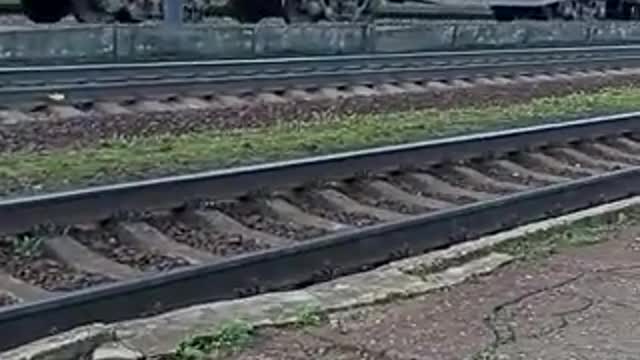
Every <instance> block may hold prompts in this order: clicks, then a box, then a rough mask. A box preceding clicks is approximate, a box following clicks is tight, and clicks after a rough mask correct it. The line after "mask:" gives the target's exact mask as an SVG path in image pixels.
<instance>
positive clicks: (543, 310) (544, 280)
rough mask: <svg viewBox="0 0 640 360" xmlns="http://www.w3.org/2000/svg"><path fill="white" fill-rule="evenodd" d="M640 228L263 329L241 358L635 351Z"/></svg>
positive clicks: (553, 359) (506, 359) (618, 359)
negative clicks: (307, 322) (402, 296)
mask: <svg viewBox="0 0 640 360" xmlns="http://www.w3.org/2000/svg"><path fill="white" fill-rule="evenodd" d="M639 292H640V226H632V227H629V228H625V229H620V230H619V231H618V232H617V233H616V234H613V235H612V236H610V237H609V240H608V241H606V242H603V243H599V244H596V245H591V246H588V247H578V248H570V249H566V250H563V251H561V252H560V253H558V254H555V255H553V256H551V257H548V258H545V259H540V260H536V261H526V262H525V261H522V262H514V263H511V264H508V265H506V266H504V267H502V268H500V269H498V270H496V271H495V272H493V273H491V274H488V275H480V276H476V277H475V278H473V279H471V280H467V281H466V282H464V283H462V284H458V285H454V286H452V287H449V288H445V289H442V290H439V291H435V292H431V293H428V294H426V295H423V296H419V297H416V298H413V299H408V300H397V301H395V302H392V303H388V304H383V305H377V306H366V307H361V308H357V309H352V310H348V311H345V312H338V313H335V314H331V315H330V316H329V319H328V321H327V322H326V323H325V324H323V325H321V326H317V327H305V328H302V329H287V328H280V329H274V328H269V329H263V330H261V331H260V336H259V337H258V338H257V339H256V341H255V343H254V344H253V346H252V347H251V348H249V349H247V350H245V351H244V352H242V353H240V354H237V355H236V356H233V357H230V358H231V359H234V360H270V359H273V360H298V359H314V360H325V359H326V360H355V359H379V360H409V359H416V360H418V359H420V360H422V359H430V360H431V359H433V360H440V359H442V360H445V359H446V360H449V359H470V360H471V359H473V360H476V359H478V360H479V359H500V360H511V359H540V360H547V359H548V360H561V359H579V360H583V359H584V360H587V359H589V360H591V359H593V360H596V359H597V360H603V359H615V360H625V359H637V358H638V354H639V353H640V316H638V315H640V314H639V312H640V297H639V296H638V294H639Z"/></svg>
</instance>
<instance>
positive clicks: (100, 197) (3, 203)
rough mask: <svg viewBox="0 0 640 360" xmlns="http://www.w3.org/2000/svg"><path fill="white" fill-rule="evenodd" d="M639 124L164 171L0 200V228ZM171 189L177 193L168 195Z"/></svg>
mask: <svg viewBox="0 0 640 360" xmlns="http://www.w3.org/2000/svg"><path fill="white" fill-rule="evenodd" d="M639 130H640V112H637V113H628V114H621V115H614V116H604V117H597V118H591V119H586V120H575V121H569V122H562V123H553V124H546V125H539V126H532V127H526V128H519V129H511V130H503V131H496V132H489V133H484V134H474V135H464V136H457V137H452V138H446V139H440V140H430V141H424V142H418V143H411V144H404V145H394V146H385V147H380V148H374V149H366V150H358V151H350V152H344V153H339V154H332V155H323V156H315V157H309V158H303V159H295V160H287V161H279V162H272V163H266V164H258V165H249V166H241V167H234V168H228V169H221V170H213V171H206V172H199V173H195V174H189V175H180V176H171V177H163V178H157V179H152V180H142V181H136V182H129V183H123V184H116V185H107V186H97V187H90V188H86V189H81V190H73V191H67V192H59V193H52V194H45V195H35V196H30V197H23V198H15V199H4V200H0V234H2V233H16V232H21V231H27V230H29V229H31V228H32V227H33V226H35V225H37V224H43V223H54V224H59V225H71V224H75V223H83V222H86V221H95V220H98V219H104V218H107V217H110V216H112V215H113V214H114V213H116V212H120V211H136V210H148V209H160V208H172V207H176V206H180V205H181V204H184V203H185V202H189V201H191V200H194V199H197V198H203V197H218V198H224V197H231V196H236V195H242V194H246V193H251V192H255V191H259V190H261V189H263V188H269V189H274V188H282V187H288V186H294V185H300V184H304V183H307V182H311V181H314V180H317V179H318V178H321V179H340V178H344V177H348V176H351V175H352V174H353V172H354V169H357V170H358V171H384V169H385V168H397V167H403V166H411V165H412V164H415V161H416V159H420V162H421V163H425V164H428V163H440V162H444V161H446V160H448V159H466V158H469V157H473V156H477V155H478V154H486V153H487V152H488V151H491V152H496V153H506V152H509V151H513V150H521V149H522V147H523V144H527V145H528V146H540V145H543V144H549V145H551V144H554V143H566V142H567V141H570V140H571V139H576V140H577V139H588V138H595V137H598V136H604V135H614V134H619V133H622V132H633V131H639ZM167 194H170V195H167Z"/></svg>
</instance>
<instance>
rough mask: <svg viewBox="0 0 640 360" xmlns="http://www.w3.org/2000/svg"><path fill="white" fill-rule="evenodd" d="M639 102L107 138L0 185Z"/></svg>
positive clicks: (110, 177) (324, 148) (27, 159)
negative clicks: (180, 134) (177, 134)
mask: <svg viewBox="0 0 640 360" xmlns="http://www.w3.org/2000/svg"><path fill="white" fill-rule="evenodd" d="M638 104H640V88H630V87H626V88H611V89H604V90H601V91H599V92H596V93H590V94H574V95H570V96H565V97H550V98H540V99H536V100H533V101H531V102H529V103H525V104H518V105H511V106H491V107H483V108H478V107H469V108H461V109H454V110H449V111H441V110H422V111H407V112H400V113H391V114H377V115H352V116H342V117H334V118H331V119H328V120H329V121H323V122H318V123H311V124H309V123H306V124H301V123H293V124H291V123H290V124H279V125H276V126H273V127H268V128H264V129H258V130H255V129H254V130H236V131H227V132H217V131H211V132H201V133H194V134H187V135H182V136H172V135H162V136H155V137H149V138H129V139H117V140H115V139H114V140H106V141H104V142H102V143H100V144H96V146H95V147H91V148H82V149H73V150H71V149H61V150H52V151H48V152H38V153H27V152H22V153H12V154H3V155H0V184H2V185H3V188H4V189H5V192H12V191H22V190H24V189H25V188H27V189H36V190H39V189H41V188H43V187H44V188H51V187H53V188H64V187H67V186H72V185H79V184H90V183H104V182H110V181H115V180H122V179H129V178H140V177H145V176H151V175H160V174H171V173H175V172H183V171H187V170H199V169H205V168H213V167H226V166H232V165H238V164H246V163H255V162H263V161H268V160H275V159H285V158H291V157H296V156H303V155H310V154H321V153H328V152H335V151H341V150H353V149H360V148H364V147H370V146H376V145H386V144H397V143H402V142H408V141H416V140H424V139H431V138H437V137H443V136H450V135H456V134H462V133H469V132H477V131H482V130H492V129H501V128H508V127H514V126H523V125H529V124H535V123H543V122H554V121H559V120H563V119H566V118H568V117H575V116H579V115H584V114H591V113H605V112H614V111H618V112H620V111H630V110H634V109H638V108H639V107H638Z"/></svg>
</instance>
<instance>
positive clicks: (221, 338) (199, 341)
mask: <svg viewBox="0 0 640 360" xmlns="http://www.w3.org/2000/svg"><path fill="white" fill-rule="evenodd" d="M254 336H255V333H254V329H253V327H252V326H251V325H250V324H248V323H245V322H242V321H231V322H229V323H225V324H222V325H220V326H219V327H218V328H216V329H215V330H213V331H212V332H211V333H208V334H205V335H198V336H194V337H191V338H189V339H187V340H185V341H183V342H182V343H180V344H179V345H178V348H177V350H176V352H175V356H174V357H173V358H174V359H175V360H201V359H202V360H204V359H216V358H223V357H224V356H229V355H230V354H233V353H234V352H237V351H240V350H242V349H243V348H244V347H245V346H247V345H249V344H250V343H251V341H252V340H253V338H254Z"/></svg>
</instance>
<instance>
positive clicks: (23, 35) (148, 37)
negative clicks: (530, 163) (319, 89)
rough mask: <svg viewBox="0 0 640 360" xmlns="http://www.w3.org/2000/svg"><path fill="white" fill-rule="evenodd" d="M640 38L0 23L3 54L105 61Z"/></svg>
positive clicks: (596, 30)
mask: <svg viewBox="0 0 640 360" xmlns="http://www.w3.org/2000/svg"><path fill="white" fill-rule="evenodd" d="M633 43H636V44H640V24H636V23H633V22H599V23H580V22H554V23H542V22H512V23H496V22H489V21H487V22H482V21H480V22H478V21H474V22H455V21H454V22H452V21H433V22H431V23H427V22H423V23H419V24H407V23H403V24H396V25H393V24H376V25H372V26H365V25H348V24H338V25H335V24H315V25H296V26H286V25H285V24H284V23H281V22H277V21H276V22H268V23H263V24H259V25H257V26H249V25H238V24H233V23H230V24H226V25H211V24H198V25H189V26H184V27H182V28H180V29H171V28H167V27H164V26H162V25H145V26H123V25H118V26H75V25H74V26H66V27H60V26H56V27H33V28H32V27H24V28H5V29H0V62H1V63H4V64H26V63H40V62H47V63H51V62H105V61H136V60H150V59H199V58H207V59H223V58H252V57H256V56H258V57H272V56H291V55H325V54H326V55H338V54H356V53H362V52H373V53H392V52H412V51H431V50H462V49H478V48H506V47H509V48H514V47H516V48H517V47H529V46H534V47H535V46H567V45H575V46H580V45H589V44H633Z"/></svg>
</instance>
